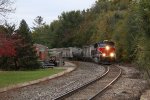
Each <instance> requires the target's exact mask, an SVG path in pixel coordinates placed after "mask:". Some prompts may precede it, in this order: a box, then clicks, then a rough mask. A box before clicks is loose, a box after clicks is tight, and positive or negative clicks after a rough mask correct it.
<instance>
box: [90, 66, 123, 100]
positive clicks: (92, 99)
mask: <svg viewBox="0 0 150 100" xmlns="http://www.w3.org/2000/svg"><path fill="white" fill-rule="evenodd" d="M118 68H119V67H118ZM121 74H122V70H121V68H119V74H118V75H117V76H116V77H115V78H114V79H113V80H112V81H111V82H110V83H109V84H107V85H106V86H105V87H104V88H103V89H102V90H100V91H99V92H97V94H95V95H94V96H92V97H90V98H89V99H88V100H94V99H95V98H96V97H97V96H98V95H100V94H102V93H103V92H104V91H105V90H106V89H107V88H108V87H109V86H110V85H111V84H113V83H114V82H116V81H117V80H118V78H119V77H120V76H121Z"/></svg>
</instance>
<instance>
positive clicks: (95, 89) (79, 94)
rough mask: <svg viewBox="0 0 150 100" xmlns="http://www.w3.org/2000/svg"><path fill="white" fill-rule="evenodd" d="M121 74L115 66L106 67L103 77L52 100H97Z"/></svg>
mask: <svg viewBox="0 0 150 100" xmlns="http://www.w3.org/2000/svg"><path fill="white" fill-rule="evenodd" d="M121 73H122V70H121V69H120V68H118V67H117V66H114V65H111V66H106V71H105V73H104V74H103V75H101V76H99V77H97V78H96V79H94V80H91V81H90V82H87V83H85V84H83V85H82V86H80V87H78V88H76V89H74V90H71V91H68V92H66V93H65V94H62V95H60V96H58V97H57V98H55V99H54V100H63V99H65V100H93V99H95V98H99V96H100V95H101V94H102V93H103V92H104V91H105V90H106V89H107V88H108V87H109V86H110V85H111V84H112V83H114V82H115V81H116V80H117V79H118V78H119V77H120V76H121Z"/></svg>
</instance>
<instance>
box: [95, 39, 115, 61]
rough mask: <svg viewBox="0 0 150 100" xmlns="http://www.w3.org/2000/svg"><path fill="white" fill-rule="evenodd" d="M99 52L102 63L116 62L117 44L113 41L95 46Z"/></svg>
mask: <svg viewBox="0 0 150 100" xmlns="http://www.w3.org/2000/svg"><path fill="white" fill-rule="evenodd" d="M95 47H96V49H97V52H99V60H100V62H114V61H115V60H116V50H115V43H114V42H112V41H103V42H99V43H97V45H95Z"/></svg>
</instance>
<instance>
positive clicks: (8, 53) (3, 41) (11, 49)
mask: <svg viewBox="0 0 150 100" xmlns="http://www.w3.org/2000/svg"><path fill="white" fill-rule="evenodd" d="M15 55H16V50H15V40H13V39H11V38H9V37H7V36H6V35H5V34H2V33H0V57H12V56H15Z"/></svg>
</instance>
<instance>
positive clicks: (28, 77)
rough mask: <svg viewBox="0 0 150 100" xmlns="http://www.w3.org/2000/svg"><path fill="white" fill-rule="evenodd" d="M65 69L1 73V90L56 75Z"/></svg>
mask: <svg viewBox="0 0 150 100" xmlns="http://www.w3.org/2000/svg"><path fill="white" fill-rule="evenodd" d="M61 71H63V69H55V68H53V69H39V70H36V71H1V72H0V88H2V87H6V86H9V85H14V84H17V83H23V82H27V81H32V80H36V79H40V78H43V77H46V76H50V75H53V74H56V73H58V72H61Z"/></svg>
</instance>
